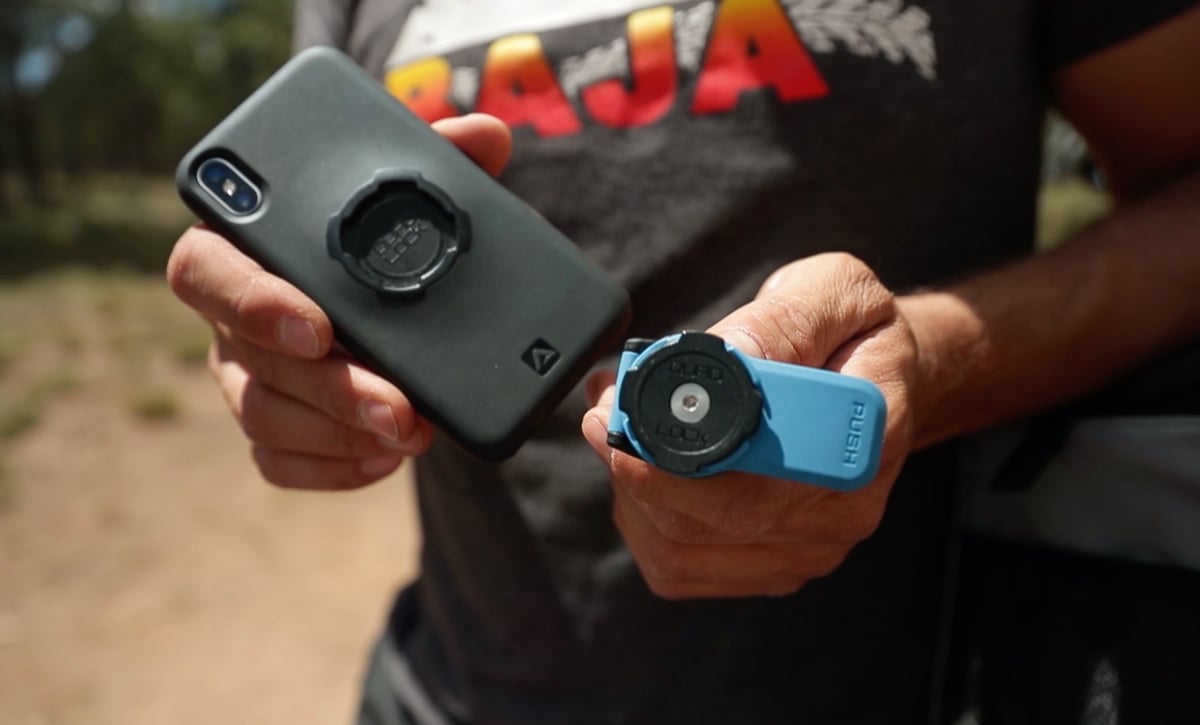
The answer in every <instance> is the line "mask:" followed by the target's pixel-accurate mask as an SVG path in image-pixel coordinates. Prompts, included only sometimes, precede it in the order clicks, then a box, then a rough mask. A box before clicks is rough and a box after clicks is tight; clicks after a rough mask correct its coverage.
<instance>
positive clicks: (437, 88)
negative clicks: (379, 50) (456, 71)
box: [384, 58, 458, 123]
mask: <svg viewBox="0 0 1200 725" xmlns="http://www.w3.org/2000/svg"><path fill="white" fill-rule="evenodd" d="M384 83H386V85H387V89H388V90H389V91H391V93H392V95H393V96H395V97H396V98H397V99H398V100H399V101H400V102H401V103H403V104H404V105H406V106H408V107H409V109H410V110H411V111H412V112H413V113H415V114H417V115H418V116H420V117H421V118H423V119H425V120H426V121H428V122H429V123H433V122H434V121H436V120H438V119H440V118H448V117H450V116H457V115H458V109H457V108H455V107H454V106H453V105H451V103H450V101H448V100H446V99H447V97H448V96H449V95H450V63H449V62H447V61H446V59H445V58H429V59H427V60H422V61H418V62H416V63H412V64H409V65H406V66H403V67H400V68H394V69H392V70H391V71H388V74H387V78H386V79H385V80H384Z"/></svg>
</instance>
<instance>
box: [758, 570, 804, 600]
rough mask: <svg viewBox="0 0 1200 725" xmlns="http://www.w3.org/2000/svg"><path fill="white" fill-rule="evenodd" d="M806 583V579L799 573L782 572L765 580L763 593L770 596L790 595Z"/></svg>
mask: <svg viewBox="0 0 1200 725" xmlns="http://www.w3.org/2000/svg"><path fill="white" fill-rule="evenodd" d="M807 583H808V579H807V578H806V577H804V576H802V575H800V574H797V573H793V572H784V573H781V574H777V575H775V576H774V577H772V578H771V579H769V580H768V581H767V583H766V587H765V589H766V591H765V592H764V593H765V594H767V595H768V596H772V597H790V596H791V595H793V594H795V593H796V592H798V591H800V590H801V589H803V588H804V585H805V584H807Z"/></svg>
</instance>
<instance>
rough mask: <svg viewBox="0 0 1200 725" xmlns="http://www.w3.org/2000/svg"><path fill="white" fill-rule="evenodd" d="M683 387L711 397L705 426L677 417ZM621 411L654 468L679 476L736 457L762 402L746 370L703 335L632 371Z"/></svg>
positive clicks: (686, 338) (690, 335)
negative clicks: (676, 401) (676, 400)
mask: <svg viewBox="0 0 1200 725" xmlns="http://www.w3.org/2000/svg"><path fill="white" fill-rule="evenodd" d="M684 385H689V386H693V385H699V386H700V387H702V388H703V389H704V390H705V391H706V392H707V394H708V401H707V402H708V411H707V413H706V414H705V415H704V416H703V419H702V420H699V421H697V422H688V421H685V420H682V419H681V418H679V417H678V416H677V415H676V414H675V413H673V412H672V395H673V394H674V393H675V392H676V391H677V390H678V389H679V388H680V386H684ZM620 405H621V410H623V411H625V412H626V414H627V415H628V416H629V422H630V427H631V429H632V433H633V435H634V436H635V437H636V438H637V441H638V442H639V443H640V444H641V445H642V447H644V448H645V449H646V451H647V452H648V453H649V454H650V455H651V456H652V457H653V458H654V465H656V466H658V467H659V468H662V469H663V470H666V471H670V472H671V473H676V474H680V475H691V474H694V473H696V472H697V471H699V470H700V469H701V468H703V467H704V466H707V465H710V464H712V463H716V462H717V461H720V460H722V459H723V458H725V457H726V456H728V455H729V454H731V453H733V452H734V451H735V450H737V448H738V446H740V445H741V444H742V443H743V442H744V441H745V440H746V439H747V438H749V437H750V436H751V435H753V434H754V431H755V430H757V428H758V424H759V420H760V418H761V416H762V397H761V395H760V394H759V392H758V389H757V388H756V387H755V386H754V382H753V381H752V380H751V378H750V374H749V373H748V372H747V371H746V366H745V365H744V364H743V363H742V361H741V360H739V359H738V358H737V356H736V355H734V354H733V353H731V352H730V351H729V350H727V349H726V348H725V342H724V341H723V340H721V338H719V337H716V336H714V335H709V334H706V333H701V332H687V333H684V334H683V335H681V336H680V337H679V338H678V340H676V341H675V342H673V343H671V344H669V345H666V346H664V347H661V348H659V349H658V350H656V351H654V352H653V353H651V354H650V355H649V357H647V358H646V359H645V360H643V361H640V362H638V363H637V365H636V366H635V367H633V368H630V369H629V370H628V371H627V372H626V373H625V379H624V382H623V383H622V385H621V399H620ZM676 407H678V406H676ZM685 417H687V416H685Z"/></svg>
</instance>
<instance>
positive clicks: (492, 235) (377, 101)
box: [176, 48, 629, 460]
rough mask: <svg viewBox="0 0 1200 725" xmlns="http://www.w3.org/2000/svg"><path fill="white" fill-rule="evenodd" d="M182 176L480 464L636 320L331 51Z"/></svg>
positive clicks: (310, 61)
mask: <svg viewBox="0 0 1200 725" xmlns="http://www.w3.org/2000/svg"><path fill="white" fill-rule="evenodd" d="M176 180H177V183H178V186H179V191H180V194H181V195H182V197H183V199H184V201H185V202H186V203H187V204H188V206H190V207H191V208H192V210H193V211H194V212H195V213H196V214H197V215H199V217H200V218H201V219H203V220H204V221H205V222H206V223H208V224H209V225H210V226H211V227H213V228H214V229H216V230H217V231H219V232H221V233H222V234H224V235H225V236H227V237H228V238H229V239H230V240H231V241H233V242H234V243H235V244H237V245H238V246H239V247H240V248H241V249H242V250H243V251H245V252H246V253H247V254H249V255H250V256H251V257H253V258H254V259H256V260H257V261H258V262H259V263H260V264H262V265H263V267H265V268H266V269H268V270H270V271H271V272H273V273H275V274H278V275H279V276H281V277H283V278H284V279H287V280H288V281H290V282H291V283H293V284H294V285H296V286H297V287H298V288H300V289H301V290H302V291H303V292H304V293H305V294H307V295H308V296H310V297H311V298H312V299H313V300H314V301H315V302H316V303H317V304H318V305H320V307H321V308H322V309H323V310H324V311H325V313H326V314H327V315H329V317H330V319H331V320H332V321H333V324H334V328H335V330H336V331H337V338H338V341H339V342H341V343H342V345H344V346H345V347H346V348H347V349H348V350H349V351H351V352H352V353H353V354H354V355H356V356H357V357H358V358H359V359H360V360H361V361H362V362H363V363H364V364H365V365H367V366H368V367H370V368H372V369H373V370H375V371H376V372H378V373H379V374H381V375H383V376H384V377H386V378H387V379H389V380H391V381H392V382H394V383H395V384H396V385H397V386H398V387H399V388H400V389H401V390H403V391H404V392H405V394H406V395H408V396H409V398H410V399H411V400H412V402H413V404H414V406H415V407H416V408H417V410H418V411H419V412H420V413H421V414H422V415H424V416H426V417H428V418H429V419H430V420H431V421H433V423H434V424H435V425H437V426H438V427H439V428H441V429H442V430H443V431H444V432H445V433H447V434H449V435H450V436H451V437H452V438H454V439H455V440H457V441H458V442H459V443H460V444H461V445H463V446H464V447H465V448H466V449H467V450H469V451H471V452H472V453H474V454H476V455H477V456H479V457H481V458H485V459H491V460H498V459H502V458H506V457H508V456H509V455H511V454H512V453H514V452H515V451H516V449H517V448H518V447H519V446H520V445H521V443H522V442H523V441H524V440H525V439H526V438H527V437H528V436H529V435H530V434H531V433H532V432H533V430H534V428H535V427H536V426H537V425H538V423H539V422H540V421H541V420H542V419H543V418H544V417H545V416H546V415H547V414H549V412H550V411H551V410H552V409H553V408H554V407H555V406H556V405H557V404H558V403H559V402H560V401H561V400H562V398H563V397H564V396H565V395H566V394H567V392H568V391H569V390H570V389H571V387H572V386H573V385H574V384H575V383H576V382H577V381H578V380H579V379H580V377H582V376H583V375H584V374H585V373H586V372H587V370H588V368H589V367H590V366H591V364H592V363H593V362H594V361H595V360H596V359H597V358H598V357H599V356H600V355H602V354H604V353H605V352H607V351H609V350H612V349H614V348H615V347H616V346H617V345H618V344H619V342H620V340H621V337H622V335H623V333H624V330H625V326H626V325H627V323H628V318H629V298H628V295H627V294H626V292H625V290H624V289H623V288H621V287H620V286H618V285H617V284H615V283H614V282H613V281H611V280H610V279H608V277H607V276H606V275H605V274H604V272H603V271H601V270H600V269H599V268H597V267H596V266H595V265H593V264H592V263H591V262H590V261H589V260H587V259H586V258H585V257H584V256H583V254H582V253H581V252H580V251H579V250H578V249H577V248H576V247H575V245H574V244H573V243H572V242H571V241H570V240H568V239H567V238H566V237H564V236H563V235H562V234H561V233H559V232H558V231H557V230H555V229H554V228H553V227H552V226H551V225H550V224H549V223H548V222H546V221H545V220H544V219H542V218H541V217H540V216H539V215H538V214H537V213H536V212H534V211H533V210H532V209H530V208H529V207H528V206H527V205H526V204H525V203H524V202H522V201H520V200H519V199H517V198H516V197H515V196H514V195H512V194H511V193H510V192H509V191H507V190H506V189H505V188H504V187H503V186H501V185H500V184H499V183H498V182H496V181H495V180H493V179H492V178H490V177H489V176H488V175H487V174H486V173H485V172H484V171H482V170H481V169H479V168H478V167H477V166H476V165H475V164H474V163H473V162H472V161H471V160H470V159H469V158H467V157H466V156H465V155H464V154H463V153H461V152H460V151H459V150H458V149H457V148H455V147H454V146H453V145H452V144H450V143H449V142H447V141H446V140H445V139H443V138H442V137H441V136H439V135H438V134H437V133H436V132H434V131H433V130H432V129H431V128H430V127H429V126H428V124H426V123H425V122H424V121H422V120H421V119H419V118H417V117H416V116H414V115H412V113H410V112H409V111H408V110H407V109H406V108H404V106H402V105H401V104H400V103H399V102H397V101H396V100H395V99H393V98H392V97H391V96H390V95H389V94H388V93H387V91H386V90H385V89H384V88H383V87H382V86H381V85H380V84H379V83H378V82H377V81H376V80H375V79H374V78H372V77H371V76H369V75H367V74H366V73H365V72H363V71H362V70H360V69H359V68H358V67H357V66H356V65H355V64H354V63H353V62H352V61H351V60H350V59H349V58H347V57H346V56H344V55H342V54H341V53H339V52H338V51H335V50H332V49H327V48H322V49H312V50H308V51H305V52H303V53H301V54H299V55H297V56H296V57H295V58H294V59H292V60H291V61H290V62H289V63H288V64H287V65H285V66H284V67H283V68H282V69H281V70H280V71H279V72H278V73H276V74H275V75H274V76H273V77H272V78H271V79H270V80H268V81H267V82H266V83H265V84H263V86H262V87H261V88H260V89H258V90H257V91H256V92H255V93H254V94H253V95H252V96H251V97H250V98H249V99H247V100H246V101H245V102H244V103H243V104H242V105H241V106H240V107H239V108H238V109H237V110H235V111H234V112H233V113H232V114H230V115H229V117H228V118H226V119H225V120H224V121H223V122H222V123H220V124H219V125H218V126H217V127H216V128H215V129H214V130H213V131H212V132H211V133H209V134H208V136H206V137H205V138H204V139H203V140H202V141H201V142H200V143H199V144H198V145H197V146H196V147H195V148H194V149H192V150H191V151H190V152H189V153H188V154H187V156H186V157H185V158H184V159H183V161H182V162H181V163H180V165H179V169H178V172H177V178H176Z"/></svg>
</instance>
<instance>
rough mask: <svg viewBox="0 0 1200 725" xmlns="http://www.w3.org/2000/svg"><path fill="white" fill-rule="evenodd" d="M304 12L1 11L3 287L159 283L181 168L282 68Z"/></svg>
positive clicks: (156, 5) (251, 1) (126, 0)
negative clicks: (45, 277) (114, 276)
mask: <svg viewBox="0 0 1200 725" xmlns="http://www.w3.org/2000/svg"><path fill="white" fill-rule="evenodd" d="M292 1H293V0H36V2H30V1H29V0H0V278H9V279H11V278H14V277H24V276H28V275H30V274H33V273H36V272H40V271H43V270H45V269H47V268H51V267H58V266H63V265H83V266H87V267H91V268H113V267H121V268H131V269H134V270H145V271H151V270H153V271H155V272H158V271H160V270H161V269H162V266H163V263H164V262H165V259H166V256H167V253H168V252H169V249H170V244H171V242H172V241H173V240H174V238H175V236H176V235H177V233H178V231H179V230H180V228H181V227H182V226H183V225H185V224H187V222H188V220H189V218H190V217H189V215H188V213H187V212H186V210H185V209H184V208H183V206H182V205H181V204H180V203H179V202H178V200H177V198H176V196H175V193H174V191H173V189H172V186H171V181H170V178H171V174H172V172H173V170H174V166H175V163H176V162H177V161H178V159H179V158H180V157H181V156H182V154H183V153H184V152H185V151H186V150H187V148H189V147H190V146H191V145H192V144H193V143H195V142H196V141H197V140H198V139H199V138H200V137H201V136H202V135H203V134H204V132H205V131H206V130H207V129H208V128H210V127H211V126H212V125H213V124H214V123H216V122H217V121H218V120H219V119H220V118H222V117H223V116H224V115H225V114H226V113H228V112H229V111H230V110H232V108H233V107H234V106H236V105H237V103H238V102H239V101H241V100H242V99H243V98H244V97H245V96H247V95H248V94H249V93H250V92H251V91H252V90H253V89H254V88H255V87H257V86H258V84H260V83H261V82H262V81H263V80H264V79H265V78H266V77H267V76H268V75H269V74H270V73H271V72H272V71H273V70H274V69H275V68H276V67H278V65H279V64H280V63H282V62H283V61H284V60H285V59H286V58H287V55H288V53H289V51H290V47H291V16H292Z"/></svg>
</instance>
